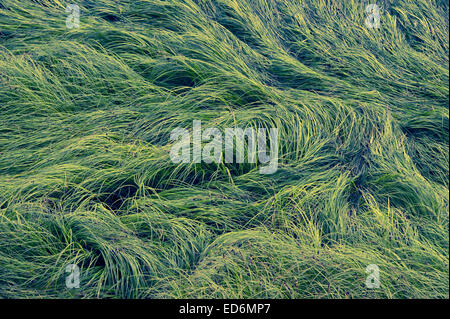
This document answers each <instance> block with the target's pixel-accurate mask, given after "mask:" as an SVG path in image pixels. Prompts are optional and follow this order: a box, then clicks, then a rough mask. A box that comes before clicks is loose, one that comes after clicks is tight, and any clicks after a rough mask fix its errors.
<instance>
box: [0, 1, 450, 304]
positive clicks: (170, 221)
mask: <svg viewBox="0 0 450 319" xmlns="http://www.w3.org/2000/svg"><path fill="white" fill-rule="evenodd" d="M371 2H374V1H359V0H358V1H356V0H345V1H328V0H217V1H213V0H170V1H158V0H136V1H131V0H130V1H128V0H126V1H112V0H98V1H77V2H76V3H77V4H78V5H79V6H80V13H81V19H80V28H74V29H68V28H66V24H65V23H66V17H67V13H66V12H65V8H66V6H67V4H69V3H71V1H57V0H39V1H38V0H36V1H31V0H21V1H18V0H1V1H0V297H4V298H36V297H41V298H57V297H74V298H97V297H103V298H105V297H111V298H211V297H217V298H448V296H449V288H448V287H449V263H448V259H449V250H448V247H449V224H448V221H449V196H448V187H449V112H448V106H449V84H448V81H449V71H448V66H449V58H448V54H449V47H448V43H449V42H448V40H449V39H448V28H449V21H448V13H449V5H448V1H438V0H419V1H417V0H414V1H413V0H389V1H388V0H386V1H384V2H381V3H379V5H380V7H381V27H380V28H379V29H368V28H367V27H366V25H365V23H364V21H365V18H366V13H365V7H366V5H368V4H369V3H371ZM193 120H201V121H202V123H203V126H204V128H206V127H218V128H226V127H241V128H245V127H255V128H256V127H277V128H278V130H279V155H280V160H279V168H278V171H277V172H276V173H275V174H273V175H261V174H259V170H258V167H257V165H255V164H229V163H228V164H206V163H201V164H194V163H192V164H174V163H172V162H171V160H170V156H169V151H170V148H171V142H170V140H169V136H170V132H171V131H172V130H173V129H174V128H176V127H183V128H190V127H192V121H193ZM68 264H76V265H78V266H79V267H80V268H81V284H80V288H78V289H68V288H66V285H65V279H66V276H67V275H68V274H67V273H66V272H65V268H66V265H68ZM370 264H376V265H378V267H379V269H380V280H381V287H380V288H376V289H369V288H367V287H366V284H365V281H366V277H367V274H366V272H365V270H366V267H367V266H368V265H370Z"/></svg>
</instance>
